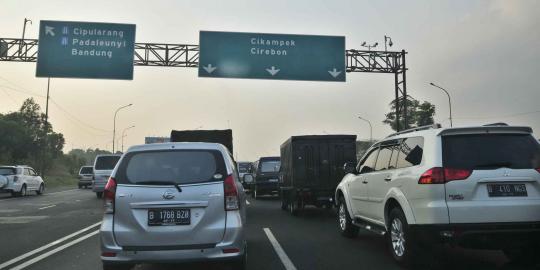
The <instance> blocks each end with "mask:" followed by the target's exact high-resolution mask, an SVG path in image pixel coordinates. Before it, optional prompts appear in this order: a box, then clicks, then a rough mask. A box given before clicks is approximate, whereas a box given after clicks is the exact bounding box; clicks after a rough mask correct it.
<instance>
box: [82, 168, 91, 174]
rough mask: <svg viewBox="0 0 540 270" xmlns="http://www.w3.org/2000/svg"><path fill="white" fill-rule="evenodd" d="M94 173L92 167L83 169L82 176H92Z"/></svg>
mask: <svg viewBox="0 0 540 270" xmlns="http://www.w3.org/2000/svg"><path fill="white" fill-rule="evenodd" d="M93 172H94V170H93V168H92V167H82V169H81V172H80V174H92V173H93Z"/></svg>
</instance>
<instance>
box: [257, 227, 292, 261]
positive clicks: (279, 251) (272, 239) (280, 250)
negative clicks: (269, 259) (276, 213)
mask: <svg viewBox="0 0 540 270" xmlns="http://www.w3.org/2000/svg"><path fill="white" fill-rule="evenodd" d="M263 230H264V233H266V236H267V237H268V240H270V243H271V244H272V246H273V247H274V250H275V251H276V253H277V255H278V257H279V259H280V260H281V263H283V266H285V269H286V270H296V267H295V266H294V264H293V263H292V261H291V259H289V256H287V254H286V253H285V251H284V250H283V248H282V247H281V245H280V244H279V242H278V241H277V239H276V238H275V237H274V235H273V234H272V231H270V229H268V228H264V229H263Z"/></svg>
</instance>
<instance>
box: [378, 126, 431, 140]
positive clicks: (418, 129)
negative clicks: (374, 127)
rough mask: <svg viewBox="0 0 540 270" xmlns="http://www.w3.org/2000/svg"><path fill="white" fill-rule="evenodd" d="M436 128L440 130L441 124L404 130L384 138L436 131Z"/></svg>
mask: <svg viewBox="0 0 540 270" xmlns="http://www.w3.org/2000/svg"><path fill="white" fill-rule="evenodd" d="M438 128H441V124H432V125H427V126H421V127H415V128H410V129H406V130H403V131H400V132H396V133H393V134H390V135H388V136H386V138H389V137H393V136H397V135H401V134H405V133H410V132H415V131H421V130H428V129H438Z"/></svg>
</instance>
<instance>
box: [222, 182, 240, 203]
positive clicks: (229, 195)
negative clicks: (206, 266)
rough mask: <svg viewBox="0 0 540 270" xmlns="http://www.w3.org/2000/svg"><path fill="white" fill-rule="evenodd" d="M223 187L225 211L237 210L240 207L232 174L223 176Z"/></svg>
mask: <svg viewBox="0 0 540 270" xmlns="http://www.w3.org/2000/svg"><path fill="white" fill-rule="evenodd" d="M223 189H224V191H225V211H231V210H238V209H239V208H240V203H239V198H238V190H237V189H236V184H235V182H234V177H233V176H232V175H229V176H227V178H225V181H224V182H223Z"/></svg>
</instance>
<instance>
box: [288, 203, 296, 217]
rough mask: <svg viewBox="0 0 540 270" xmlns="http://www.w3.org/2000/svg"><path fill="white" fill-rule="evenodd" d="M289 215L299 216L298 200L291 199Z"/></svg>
mask: <svg viewBox="0 0 540 270" xmlns="http://www.w3.org/2000/svg"><path fill="white" fill-rule="evenodd" d="M288 201H289V207H288V210H289V213H291V215H293V216H298V202H297V201H296V200H291V199H289V200H288Z"/></svg>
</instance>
